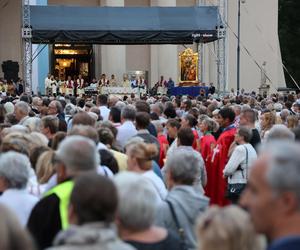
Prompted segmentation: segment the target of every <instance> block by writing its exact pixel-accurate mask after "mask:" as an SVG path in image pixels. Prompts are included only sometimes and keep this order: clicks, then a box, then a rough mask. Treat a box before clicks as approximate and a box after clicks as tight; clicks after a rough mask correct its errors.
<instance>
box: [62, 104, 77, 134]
mask: <svg viewBox="0 0 300 250" xmlns="http://www.w3.org/2000/svg"><path fill="white" fill-rule="evenodd" d="M64 112H65V120H66V123H67V127H68V130H69V129H70V128H71V127H72V119H73V116H74V115H75V114H76V113H77V108H76V106H75V105H74V104H72V103H68V104H67V105H66V107H65V109H64Z"/></svg>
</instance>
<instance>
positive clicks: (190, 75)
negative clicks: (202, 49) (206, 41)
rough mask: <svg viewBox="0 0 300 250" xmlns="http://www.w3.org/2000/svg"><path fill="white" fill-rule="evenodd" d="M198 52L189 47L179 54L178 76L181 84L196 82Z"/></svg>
mask: <svg viewBox="0 0 300 250" xmlns="http://www.w3.org/2000/svg"><path fill="white" fill-rule="evenodd" d="M198 60H199V56H198V53H195V52H194V51H193V50H192V49H191V48H187V49H185V50H184V51H183V52H181V53H180V54H179V65H180V66H179V67H180V77H179V82H180V83H181V84H182V85H188V84H196V83H197V84H198V83H199V81H198Z"/></svg>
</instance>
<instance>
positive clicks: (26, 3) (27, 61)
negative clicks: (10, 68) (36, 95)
mask: <svg viewBox="0 0 300 250" xmlns="http://www.w3.org/2000/svg"><path fill="white" fill-rule="evenodd" d="M31 39H32V28H31V24H30V0H22V43H23V60H22V66H23V80H24V85H25V86H24V87H25V90H26V92H29V93H30V94H31V93H32V42H31Z"/></svg>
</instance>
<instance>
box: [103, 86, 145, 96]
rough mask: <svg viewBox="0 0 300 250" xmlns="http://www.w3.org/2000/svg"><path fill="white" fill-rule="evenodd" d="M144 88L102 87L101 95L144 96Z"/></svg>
mask: <svg viewBox="0 0 300 250" xmlns="http://www.w3.org/2000/svg"><path fill="white" fill-rule="evenodd" d="M146 92H147V91H146V89H145V88H131V87H102V88H101V94H118V95H130V94H135V95H140V94H141V95H144V94H146Z"/></svg>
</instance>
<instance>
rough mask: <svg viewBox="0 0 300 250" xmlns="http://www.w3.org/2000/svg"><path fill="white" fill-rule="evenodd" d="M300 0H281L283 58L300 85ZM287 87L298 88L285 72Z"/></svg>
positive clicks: (280, 18)
mask: <svg viewBox="0 0 300 250" xmlns="http://www.w3.org/2000/svg"><path fill="white" fill-rule="evenodd" d="M299 13H300V0H279V23H278V28H279V39H280V47H281V53H282V60H283V63H284V65H285V66H286V67H287V69H288V71H289V73H290V74H291V75H292V76H293V77H294V79H295V80H296V82H297V83H298V85H300V14H299ZM285 79H286V83H287V87H290V88H296V85H295V84H294V83H293V81H292V79H291V77H290V76H289V75H288V74H287V73H286V72H285Z"/></svg>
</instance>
